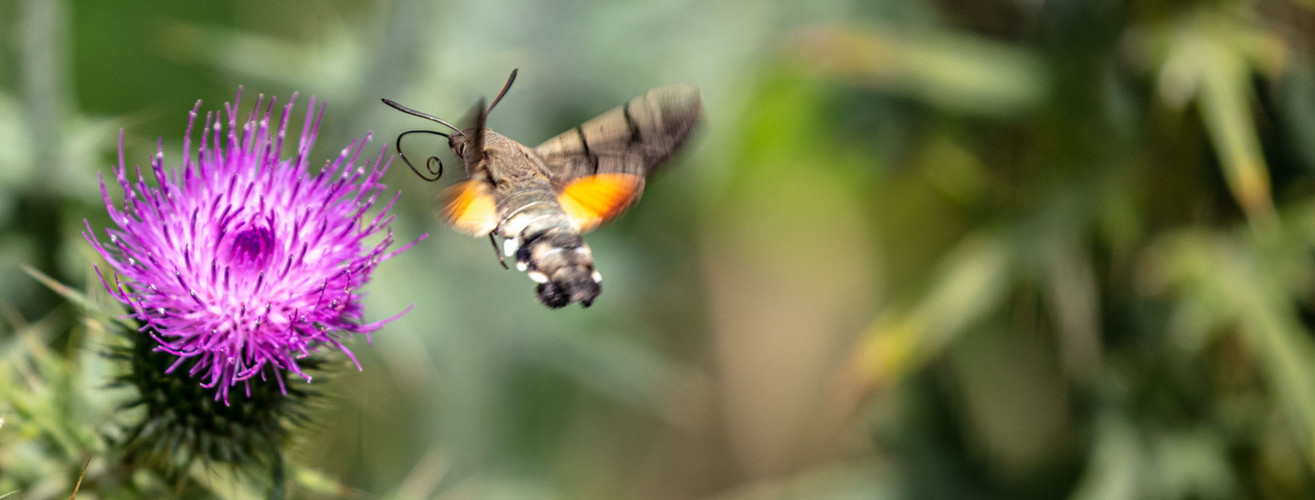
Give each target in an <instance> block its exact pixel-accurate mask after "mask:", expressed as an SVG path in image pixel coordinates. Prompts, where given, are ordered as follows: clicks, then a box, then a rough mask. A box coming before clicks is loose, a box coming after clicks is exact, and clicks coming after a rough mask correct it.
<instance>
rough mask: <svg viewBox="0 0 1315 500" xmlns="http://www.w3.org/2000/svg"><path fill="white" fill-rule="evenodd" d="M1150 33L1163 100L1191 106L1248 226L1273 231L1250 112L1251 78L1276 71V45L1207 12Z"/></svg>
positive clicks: (1267, 185)
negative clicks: (1255, 224) (1269, 227)
mask: <svg viewBox="0 0 1315 500" xmlns="http://www.w3.org/2000/svg"><path fill="white" fill-rule="evenodd" d="M1152 32H1153V33H1154V34H1155V39H1156V40H1157V41H1158V43H1157V44H1155V45H1154V47H1155V48H1156V49H1158V53H1157V54H1154V55H1153V56H1152V57H1158V59H1159V61H1158V68H1157V72H1158V74H1157V78H1158V81H1157V85H1158V92H1159V93H1160V95H1161V97H1162V98H1163V99H1164V100H1165V101H1166V102H1168V103H1169V104H1170V105H1171V106H1175V107H1180V106H1183V105H1185V104H1186V103H1187V102H1188V101H1189V100H1192V99H1195V101H1196V103H1197V105H1198V107H1199V109H1200V113H1201V119H1202V121H1203V122H1204V125H1205V129H1206V132H1207V133H1208V134H1209V136H1210V142H1211V144H1213V146H1214V149H1215V152H1216V153H1217V154H1218V156H1219V160H1220V163H1221V166H1222V168H1223V174H1224V179H1225V181H1226V182H1227V183H1228V188H1229V190H1230V191H1231V192H1232V194H1233V198H1234V199H1236V200H1237V203H1238V205H1239V206H1241V207H1242V209H1243V210H1245V211H1246V213H1247V216H1248V217H1249V218H1250V219H1251V221H1252V222H1265V223H1272V222H1273V219H1274V206H1273V200H1272V199H1271V194H1270V179H1269V170H1268V167H1267V166H1266V164H1265V158H1264V154H1263V153H1262V152H1261V148H1260V139H1259V135H1258V133H1257V131H1256V126H1255V123H1254V120H1253V119H1252V111H1251V106H1250V102H1251V101H1252V100H1254V96H1253V95H1252V93H1251V75H1252V72H1253V70H1261V71H1265V70H1271V69H1272V68H1274V67H1277V66H1278V65H1279V64H1280V63H1281V57H1278V56H1275V55H1274V54H1282V53H1283V50H1282V45H1281V44H1279V43H1278V42H1276V41H1274V40H1273V39H1272V37H1269V36H1265V35H1263V34H1260V33H1258V31H1257V30H1255V29H1254V28H1252V27H1251V26H1250V25H1247V24H1243V23H1241V22H1237V21H1235V20H1234V19H1233V16H1232V15H1230V13H1228V12H1223V11H1215V10H1211V9H1204V10H1202V11H1201V12H1198V13H1196V14H1195V15H1188V16H1184V17H1183V18H1182V19H1179V20H1178V22H1176V23H1166V24H1164V25H1160V26H1156V27H1155V28H1153V29H1152ZM1156 49H1152V50H1153V51H1154V50H1156Z"/></svg>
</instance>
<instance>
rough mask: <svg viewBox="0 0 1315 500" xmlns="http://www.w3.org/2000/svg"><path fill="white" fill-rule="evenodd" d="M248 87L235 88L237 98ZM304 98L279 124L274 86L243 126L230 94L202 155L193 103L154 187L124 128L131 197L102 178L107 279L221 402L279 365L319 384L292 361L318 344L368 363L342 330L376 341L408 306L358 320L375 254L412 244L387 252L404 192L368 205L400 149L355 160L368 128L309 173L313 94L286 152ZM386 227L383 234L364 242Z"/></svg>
mask: <svg viewBox="0 0 1315 500" xmlns="http://www.w3.org/2000/svg"><path fill="white" fill-rule="evenodd" d="M241 97H242V93H241V89H239V90H238V94H237V98H236V99H235V102H238V103H240V102H241ZM295 100H296V95H295V94H294V95H293V99H292V100H291V101H289V103H288V104H287V105H286V106H285V107H284V108H283V113H282V114H281V116H279V117H278V120H279V122H278V128H277V129H271V128H270V121H271V118H273V116H272V115H273V113H272V112H271V111H272V110H273V108H274V104H275V99H272V98H271V99H270V100H268V101H267V102H265V101H264V97H263V96H261V97H260V98H257V100H256V105H255V108H254V109H253V111H252V112H251V113H250V114H248V115H247V119H246V120H245V121H244V122H243V123H242V128H241V129H240V130H239V129H238V128H237V127H238V121H237V116H238V106H237V105H236V104H225V106H224V108H225V111H226V115H227V117H228V120H227V122H228V123H227V128H228V130H227V133H225V132H224V131H223V128H224V125H225V124H224V123H223V119H222V117H221V116H219V115H215V114H212V113H207V114H206V118H205V126H204V130H203V131H202V132H201V141H200V143H201V144H200V148H199V150H198V151H197V152H196V156H195V157H193V156H192V126H193V125H194V124H195V122H196V118H197V111H198V110H199V109H200V108H201V103H200V102H199V101H198V102H197V104H196V107H195V108H193V109H192V112H191V115H190V118H189V119H188V125H187V136H186V137H185V138H184V139H183V162H182V166H181V167H176V168H168V169H166V168H165V166H164V151H163V145H162V144H163V141H161V146H159V149H158V152H157V153H156V155H155V157H154V158H153V159H152V160H151V172H152V173H153V174H154V178H155V184H156V186H155V187H152V186H150V185H148V184H147V182H146V180H145V178H144V177H143V174H142V168H141V167H137V169H136V170H137V179H136V182H131V181H130V180H129V179H128V175H127V174H128V172H127V167H126V164H125V163H124V159H123V133H122V131H121V132H120V133H119V165H118V168H116V169H114V175H115V177H116V178H117V179H118V181H119V185H120V186H122V187H123V191H124V202H123V208H122V209H116V208H115V205H114V203H113V202H111V201H110V196H109V192H108V190H107V189H106V187H105V180H104V178H101V181H100V187H101V194H102V196H103V197H104V199H105V207H106V209H107V210H108V211H109V215H110V218H111V220H113V221H114V223H115V224H116V225H117V226H118V228H117V229H115V228H107V229H106V230H105V233H106V235H108V237H109V244H108V245H103V244H102V243H101V241H100V240H99V238H97V237H95V236H94V232H93V231H92V229H91V224H90V223H87V222H86V221H84V224H86V232H85V233H83V236H84V237H85V238H86V239H87V241H88V242H89V243H91V245H92V246H93V247H95V249H96V251H98V252H100V254H101V255H102V256H103V257H105V260H107V261H109V264H110V266H111V267H113V268H114V271H116V272H117V274H118V276H115V278H114V284H113V285H111V284H110V283H109V282H108V281H106V279H105V276H104V275H103V274H101V273H100V269H99V267H97V269H96V272H97V274H99V275H100V276H101V281H102V283H104V284H105V287H106V289H107V290H109V292H110V294H111V295H113V296H114V298H115V299H118V300H119V301H120V302H123V303H124V304H127V305H129V306H130V307H131V308H132V311H133V313H134V314H133V315H134V316H135V317H136V318H137V319H138V320H140V321H141V322H142V328H141V330H143V331H150V332H151V333H150V335H151V337H152V338H154V340H155V341H156V342H158V343H159V345H158V346H157V347H156V349H157V350H160V351H164V352H168V353H170V354H173V355H175V356H177V357H178V359H177V360H176V361H175V362H174V363H173V364H172V365H171V366H170V367H169V368H168V370H166V372H173V371H174V370H176V369H178V368H179V367H180V366H182V365H183V364H184V363H185V362H186V361H187V360H189V359H191V360H192V361H191V365H190V368H189V369H188V374H189V375H190V376H193V377H199V378H201V380H202V382H201V385H202V386H204V387H207V388H216V389H217V393H216V394H215V399H216V400H218V399H221V398H222V399H223V400H224V403H225V404H227V403H228V392H229V389H230V388H231V387H233V386H235V385H237V384H238V383H243V384H249V383H250V381H251V380H252V379H253V378H255V377H257V376H259V377H260V379H262V380H263V379H266V378H268V377H272V378H273V379H274V380H275V381H277V383H278V384H279V386H280V388H281V389H284V387H283V376H282V371H283V370H289V371H292V372H293V373H296V374H297V375H299V376H301V377H303V378H305V379H306V381H307V382H310V379H311V377H310V376H309V375H307V374H305V373H304V372H302V371H301V369H300V368H299V367H298V366H297V359H299V358H302V357H305V356H308V355H310V354H311V353H312V352H314V351H316V350H317V349H318V348H319V347H321V346H326V345H327V346H331V347H332V348H336V349H339V350H341V351H343V352H344V353H346V355H347V356H348V357H349V358H351V360H352V362H353V363H356V367H357V369H358V370H359V369H360V367H361V366H360V363H359V362H357V361H356V357H355V356H354V355H353V354H352V352H351V351H350V350H348V349H347V347H345V346H343V344H342V342H341V339H343V338H345V337H347V336H349V335H347V334H351V333H355V334H365V336H366V340H367V342H368V341H369V338H370V337H369V334H370V332H373V331H375V330H378V329H379V328H380V327H382V326H383V324H384V323H387V322H389V321H392V320H393V319H396V318H398V317H400V316H401V315H402V314H405V313H406V312H407V311H409V310H410V307H407V308H406V310H403V311H402V312H401V313H398V314H397V315H395V316H393V317H391V318H387V319H384V320H383V321H378V322H374V323H362V310H361V304H360V299H361V295H360V294H359V293H358V290H359V289H360V287H361V286H362V285H364V284H365V283H366V282H367V281H368V280H369V278H370V273H371V272H372V271H374V268H375V266H377V265H378V264H379V263H380V262H382V261H385V260H388V259H389V258H392V257H393V256H395V255H397V254H399V253H401V252H403V251H405V250H406V249H407V248H410V246H411V245H413V244H414V243H415V242H412V243H409V244H407V245H404V246H402V247H401V248H398V249H397V250H394V251H391V252H389V251H388V247H389V246H390V245H391V244H392V243H393V234H392V231H391V230H389V229H388V225H389V223H391V222H392V221H393V219H394V216H392V215H389V213H388V212H389V210H390V209H391V208H392V206H393V204H394V203H396V202H397V198H398V196H399V195H400V193H397V194H395V195H394V196H393V197H392V200H391V201H390V202H389V203H388V205H387V206H385V207H384V208H383V210H381V211H380V212H379V214H378V215H377V216H375V217H373V218H370V217H367V216H366V211H367V210H369V209H370V207H371V206H373V205H374V203H375V201H376V199H377V198H378V196H379V195H380V194H381V193H382V192H383V191H384V189H385V186H384V185H383V184H382V183H381V182H380V179H381V178H382V177H383V174H384V172H385V171H386V170H387V169H388V164H389V163H390V162H391V157H390V158H388V159H387V160H385V159H384V151H385V150H386V148H384V149H381V150H380V151H379V156H378V157H377V158H375V160H374V162H373V163H368V162H367V164H361V165H357V159H358V157H359V155H360V153H361V150H362V149H363V147H364V145H365V143H366V142H367V141H369V140H370V136H369V135H367V136H366V137H365V139H363V140H357V141H353V142H352V143H351V144H350V145H348V147H347V148H346V149H343V150H342V153H341V154H339V155H338V157H337V158H336V159H334V160H333V161H326V162H325V166H324V168H323V169H321V170H320V172H319V173H318V174H313V175H312V174H311V173H309V172H308V169H307V167H308V166H309V159H308V158H307V155H308V154H309V153H310V150H311V145H312V144H313V143H314V142H315V134H316V132H317V131H318V130H319V124H320V117H321V114H322V111H323V108H322V106H321V107H318V108H317V107H316V104H315V98H314V97H312V98H311V100H310V108H311V109H310V110H309V111H308V112H307V113H306V118H305V121H304V122H303V125H302V135H301V137H300V138H299V139H298V140H297V142H296V154H295V156H293V157H292V158H287V159H282V158H281V153H282V149H283V140H284V133H285V132H286V130H287V127H288V121H289V118H290V117H291V115H292V102H295ZM262 103H263V104H264V109H263V110H262V109H261V106H262ZM367 167H368V168H367ZM379 233H383V234H384V236H383V238H382V241H379V242H378V243H376V244H374V245H372V246H371V245H367V243H366V240H367V239H369V238H370V237H371V236H375V235H377V234H379ZM424 237H425V235H422V236H421V237H420V238H419V239H417V240H416V241H419V240H420V239H423V238H424ZM119 276H122V277H124V278H126V280H125V282H123V283H121V282H120V280H119ZM139 341H148V340H146V339H141V340H139ZM247 392H248V394H249V393H250V386H247ZM284 393H285V394H286V389H284Z"/></svg>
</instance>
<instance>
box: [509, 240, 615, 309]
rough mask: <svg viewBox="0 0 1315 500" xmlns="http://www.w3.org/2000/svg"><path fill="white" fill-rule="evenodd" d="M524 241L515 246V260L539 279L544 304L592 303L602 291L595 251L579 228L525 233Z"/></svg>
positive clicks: (554, 306)
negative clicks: (590, 247) (586, 241)
mask: <svg viewBox="0 0 1315 500" xmlns="http://www.w3.org/2000/svg"><path fill="white" fill-rule="evenodd" d="M523 241H524V242H525V243H523V244H522V245H521V246H520V248H519V249H517V250H516V262H517V264H518V265H520V264H523V265H524V266H525V267H526V269H525V270H526V272H527V273H528V274H529V276H530V278H531V279H533V280H534V281H536V282H538V283H539V286H538V288H536V292H537V293H538V295H539V301H540V302H543V304H544V305H546V306H548V307H553V308H557V307H563V306H566V305H568V304H571V303H572V302H579V303H581V304H582V305H584V306H585V307H589V305H590V304H592V303H593V302H594V299H595V298H597V297H598V294H599V293H600V292H602V285H601V283H600V282H601V281H602V280H601V276H599V274H598V273H597V272H595V271H594V257H593V253H592V252H591V251H590V250H589V245H586V244H585V243H584V239H583V238H581V237H580V232H579V231H577V230H575V229H574V228H570V227H553V228H549V229H547V230H545V231H543V232H540V233H536V234H531V235H526V236H525V237H524V238H523Z"/></svg>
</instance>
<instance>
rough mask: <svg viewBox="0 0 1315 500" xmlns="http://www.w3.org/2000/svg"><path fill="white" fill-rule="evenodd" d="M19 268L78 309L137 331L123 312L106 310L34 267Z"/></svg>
mask: <svg viewBox="0 0 1315 500" xmlns="http://www.w3.org/2000/svg"><path fill="white" fill-rule="evenodd" d="M19 267H20V268H22V269H23V272H26V273H27V274H28V275H29V276H31V277H32V278H33V279H35V280H37V281H39V282H41V284H43V285H45V286H46V287H47V288H49V289H50V290H51V291H53V292H55V293H57V294H59V295H60V296H61V297H64V298H65V299H66V300H68V301H69V302H72V303H73V305H75V306H77V307H78V309H80V310H82V311H85V312H88V313H94V314H95V315H96V316H97V317H98V318H99V319H101V320H102V321H105V322H107V323H115V324H118V325H119V326H122V327H124V328H127V329H128V330H136V329H137V326H136V325H134V324H132V323H131V322H129V321H127V320H125V319H123V317H122V315H123V312H122V311H117V310H109V309H106V308H105V306H104V305H102V304H100V303H98V302H96V301H93V300H90V299H89V298H87V296H86V295H84V294H83V293H82V292H80V291H77V290H74V289H72V288H70V287H69V286H68V285H65V284H63V283H60V282H59V281H56V280H55V279H54V278H51V277H50V276H47V275H46V274H45V273H42V272H41V271H38V270H36V268H34V267H32V266H29V265H27V264H20V265H19Z"/></svg>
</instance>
